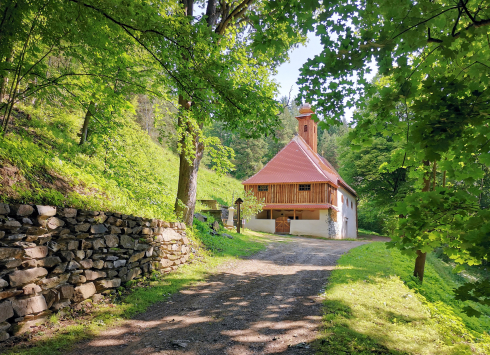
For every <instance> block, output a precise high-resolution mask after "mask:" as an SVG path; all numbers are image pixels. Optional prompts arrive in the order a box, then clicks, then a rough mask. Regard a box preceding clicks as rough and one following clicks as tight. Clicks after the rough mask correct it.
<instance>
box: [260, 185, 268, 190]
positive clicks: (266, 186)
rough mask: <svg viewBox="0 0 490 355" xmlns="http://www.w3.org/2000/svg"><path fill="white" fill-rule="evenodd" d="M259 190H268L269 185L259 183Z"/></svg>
mask: <svg viewBox="0 0 490 355" xmlns="http://www.w3.org/2000/svg"><path fill="white" fill-rule="evenodd" d="M259 191H269V185H259Z"/></svg>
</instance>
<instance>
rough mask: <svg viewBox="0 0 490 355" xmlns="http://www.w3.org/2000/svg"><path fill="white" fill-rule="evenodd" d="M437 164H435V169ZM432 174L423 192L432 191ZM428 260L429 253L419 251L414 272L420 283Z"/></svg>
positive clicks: (427, 179)
mask: <svg viewBox="0 0 490 355" xmlns="http://www.w3.org/2000/svg"><path fill="white" fill-rule="evenodd" d="M435 164H436V162H434V167H435ZM424 165H425V166H429V165H430V162H429V161H428V160H425V161H424ZM430 175H431V174H430V172H429V173H428V174H427V173H426V174H425V177H424V187H423V188H422V192H428V191H430ZM426 258H427V253H422V251H421V250H417V259H415V268H414V270H413V276H415V277H418V279H419V280H420V282H423V281H424V269H425V259H426Z"/></svg>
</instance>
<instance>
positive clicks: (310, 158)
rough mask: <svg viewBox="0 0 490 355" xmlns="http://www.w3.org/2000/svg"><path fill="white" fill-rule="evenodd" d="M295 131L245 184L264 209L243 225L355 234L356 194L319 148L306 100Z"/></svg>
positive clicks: (295, 231) (328, 234)
mask: <svg viewBox="0 0 490 355" xmlns="http://www.w3.org/2000/svg"><path fill="white" fill-rule="evenodd" d="M299 112H300V115H299V116H298V117H296V119H297V120H298V135H297V136H295V137H294V138H293V139H292V140H291V141H290V142H289V143H288V144H287V145H286V146H285V147H284V148H283V149H282V150H281V151H280V152H279V153H277V155H276V156H275V157H274V158H272V159H271V160H270V161H269V163H267V165H266V166H264V167H263V168H262V170H260V171H259V172H258V173H257V174H255V175H254V176H252V177H250V178H249V179H247V180H246V181H244V182H243V185H244V187H245V190H247V191H252V192H253V193H254V195H255V196H256V197H258V198H260V199H262V198H264V199H265V206H264V209H263V210H262V211H261V212H260V213H259V214H257V215H256V216H255V218H252V220H250V221H249V222H247V224H246V227H247V228H250V229H252V230H256V231H263V232H268V233H290V234H295V235H312V236H321V237H329V238H356V237H357V194H356V192H355V191H354V189H352V188H351V187H350V186H349V185H348V184H347V183H346V182H345V181H344V180H343V179H342V178H341V176H340V175H339V173H338V172H337V171H336V170H335V169H334V168H333V166H332V165H331V164H330V163H329V162H328V161H327V160H326V159H325V158H324V157H322V156H320V155H319V154H318V153H317V135H318V133H317V123H316V122H315V121H314V120H313V119H311V115H312V114H313V113H314V112H313V111H312V109H311V106H310V105H309V104H303V105H302V106H301V108H300V110H299Z"/></svg>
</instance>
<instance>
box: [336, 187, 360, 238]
mask: <svg viewBox="0 0 490 355" xmlns="http://www.w3.org/2000/svg"><path fill="white" fill-rule="evenodd" d="M342 197H343V200H344V202H342ZM347 200H348V201H349V205H347ZM351 202H352V208H351ZM356 202H357V201H356V198H355V197H354V195H352V194H351V193H350V192H348V191H347V190H346V189H344V188H343V187H341V186H339V188H338V189H337V208H338V209H339V212H338V214H337V223H338V227H339V233H340V235H339V236H338V238H357V223H356V211H357V204H356Z"/></svg>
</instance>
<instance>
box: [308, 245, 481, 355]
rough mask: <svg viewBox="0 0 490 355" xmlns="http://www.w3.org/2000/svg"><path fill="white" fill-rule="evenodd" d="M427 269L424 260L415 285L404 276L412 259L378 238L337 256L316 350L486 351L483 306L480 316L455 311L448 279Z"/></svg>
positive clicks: (431, 260)
mask: <svg viewBox="0 0 490 355" xmlns="http://www.w3.org/2000/svg"><path fill="white" fill-rule="evenodd" d="M434 266H436V268H440V267H441V265H439V263H438V260H436V259H435V258H433V257H431V258H429V259H428V263H427V266H426V279H425V280H424V284H423V285H420V284H418V283H417V282H416V281H415V280H414V279H413V278H412V277H411V276H410V275H411V272H412V268H413V260H411V259H410V258H408V257H405V256H402V255H401V254H400V253H399V251H398V250H387V249H386V248H385V245H384V243H377V242H375V243H370V244H366V245H363V246H360V247H358V248H355V249H353V250H351V251H350V252H349V253H347V254H345V255H343V256H342V257H341V258H340V259H339V268H337V269H336V270H335V271H333V272H332V275H331V277H330V280H329V285H328V287H327V289H326V292H325V303H324V305H325V307H324V321H323V324H324V332H323V334H322V336H321V338H320V339H319V341H318V347H319V353H325V354H332V355H334V354H385V353H386V354H488V353H489V351H490V337H489V336H488V333H487V332H488V330H489V329H490V327H489V325H490V324H489V321H488V315H490V308H489V309H486V310H485V312H486V314H487V317H484V318H481V319H476V318H470V317H467V316H465V315H464V314H462V313H461V311H460V310H461V304H459V303H458V302H457V301H455V300H454V298H453V297H452V294H451V292H452V291H451V290H452V286H453V285H454V284H453V280H452V279H451V278H449V277H448V274H447V272H442V273H441V272H437V271H436V268H435V267H434ZM446 271H447V270H446ZM397 275H399V276H397ZM414 286H417V287H414Z"/></svg>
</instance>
